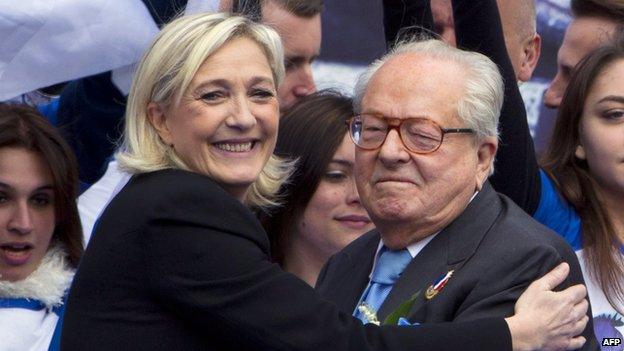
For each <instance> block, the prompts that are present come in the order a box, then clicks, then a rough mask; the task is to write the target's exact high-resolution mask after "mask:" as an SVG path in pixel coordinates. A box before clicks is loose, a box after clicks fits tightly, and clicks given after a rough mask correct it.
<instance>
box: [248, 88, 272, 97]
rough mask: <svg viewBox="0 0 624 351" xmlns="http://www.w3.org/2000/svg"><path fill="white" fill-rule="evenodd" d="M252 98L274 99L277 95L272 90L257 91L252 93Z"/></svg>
mask: <svg viewBox="0 0 624 351" xmlns="http://www.w3.org/2000/svg"><path fill="white" fill-rule="evenodd" d="M252 96H255V97H259V98H262V99H268V98H272V97H273V96H275V94H274V93H273V92H272V91H271V90H268V89H255V90H254V91H253V92H252Z"/></svg>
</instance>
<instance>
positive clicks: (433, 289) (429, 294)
mask: <svg viewBox="0 0 624 351" xmlns="http://www.w3.org/2000/svg"><path fill="white" fill-rule="evenodd" d="M453 272H455V270H450V271H448V272H447V273H446V274H443V275H441V276H440V278H438V279H436V281H435V282H434V283H433V284H431V285H430V286H429V287H428V288H427V291H425V298H426V299H427V300H431V299H432V298H434V297H435V296H436V295H437V294H438V293H439V292H440V291H442V289H443V288H444V286H445V285H446V283H447V282H448V281H449V279H451V277H452V276H453Z"/></svg>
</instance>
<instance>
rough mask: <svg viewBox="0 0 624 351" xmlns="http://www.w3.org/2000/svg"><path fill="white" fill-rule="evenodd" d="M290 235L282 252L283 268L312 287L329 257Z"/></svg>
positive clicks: (295, 235) (294, 235)
mask: <svg viewBox="0 0 624 351" xmlns="http://www.w3.org/2000/svg"><path fill="white" fill-rule="evenodd" d="M292 234H293V235H292V237H291V238H290V240H289V243H288V244H287V245H286V250H285V251H284V264H283V268H284V270H285V271H287V272H289V273H292V274H294V275H296V276H297V277H299V279H302V280H303V281H305V282H306V283H308V284H309V285H310V286H312V287H314V285H316V280H317V278H318V275H319V273H320V272H321V269H322V268H323V265H325V262H327V260H328V259H329V257H326V256H325V255H322V254H320V253H319V252H318V250H315V248H314V247H312V246H311V245H309V243H307V242H306V241H305V240H302V239H301V238H300V237H299V236H298V235H297V234H295V233H292Z"/></svg>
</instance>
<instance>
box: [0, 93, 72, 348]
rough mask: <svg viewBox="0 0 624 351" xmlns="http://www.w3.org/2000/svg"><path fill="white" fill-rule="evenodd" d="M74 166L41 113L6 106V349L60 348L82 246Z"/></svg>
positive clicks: (0, 168)
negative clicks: (72, 281) (59, 338)
mask: <svg viewBox="0 0 624 351" xmlns="http://www.w3.org/2000/svg"><path fill="white" fill-rule="evenodd" d="M76 169H77V168H76V162H75V158H74V156H73V154H72V153H71V151H70V149H69V147H68V146H67V144H66V143H65V142H64V140H63V138H62V137H61V136H60V134H59V133H58V132H57V131H56V130H55V129H54V127H52V126H51V125H50V124H49V123H48V122H47V121H45V119H43V117H41V115H40V114H39V113H38V112H37V111H35V110H33V109H31V108H28V107H24V106H18V105H0V340H2V343H1V344H0V350H3V351H4V350H48V349H57V348H58V345H59V344H58V337H59V336H60V334H59V333H60V323H58V322H59V321H60V320H62V319H61V318H62V314H63V310H64V301H65V297H66V293H67V291H68V289H69V285H70V284H71V280H72V278H73V275H74V271H75V269H76V267H77V265H78V260H79V259H80V256H81V255H82V251H83V247H82V232H81V229H80V228H81V227H80V221H79V219H78V212H77V208H76V202H75V199H76V190H77V179H78V177H77V171H76ZM57 334H59V335H57Z"/></svg>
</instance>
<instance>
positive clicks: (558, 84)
mask: <svg viewBox="0 0 624 351" xmlns="http://www.w3.org/2000/svg"><path fill="white" fill-rule="evenodd" d="M565 88H566V84H565V82H563V79H562V78H561V75H560V74H559V73H557V75H556V76H555V78H554V79H553V80H552V82H550V85H549V86H548V89H546V91H545V92H544V105H546V107H548V108H559V106H560V105H561V100H562V99H563V93H564V91H565Z"/></svg>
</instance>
